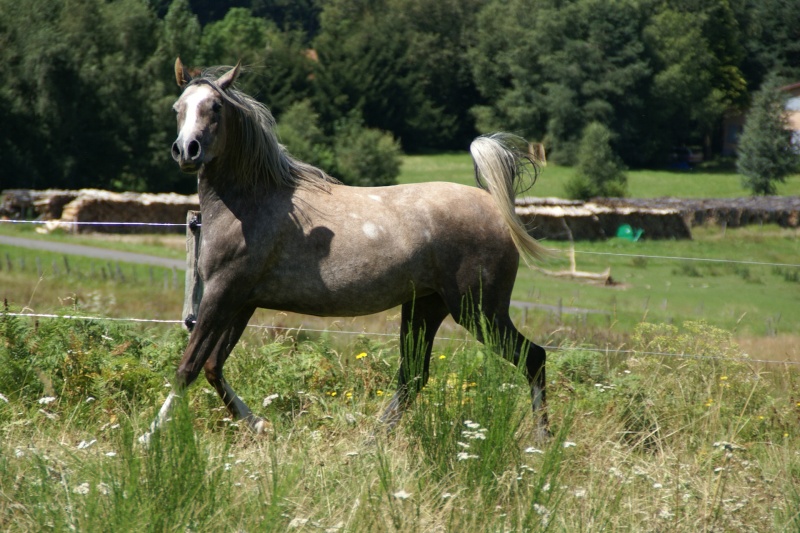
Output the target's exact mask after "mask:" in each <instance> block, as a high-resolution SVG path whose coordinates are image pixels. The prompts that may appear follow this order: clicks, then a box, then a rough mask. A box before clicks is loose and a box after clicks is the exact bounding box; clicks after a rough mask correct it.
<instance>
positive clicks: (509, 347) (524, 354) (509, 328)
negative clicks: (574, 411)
mask: <svg viewBox="0 0 800 533" xmlns="http://www.w3.org/2000/svg"><path fill="white" fill-rule="evenodd" d="M485 303H486V302H483V304H484V305H485ZM485 309H486V307H484V310H481V309H480V306H478V305H474V306H471V305H468V306H467V307H466V308H463V307H462V312H461V315H460V319H459V324H461V325H462V326H464V327H466V328H467V329H469V330H471V331H472V332H473V333H474V335H475V336H476V337H477V339H478V340H479V341H480V342H481V343H483V344H487V343H488V344H489V345H490V346H491V347H492V348H493V349H494V350H496V351H497V352H499V353H500V355H502V356H503V357H504V358H505V359H507V360H508V361H510V362H512V363H513V364H514V366H516V367H517V368H519V367H520V365H521V364H522V363H523V362H524V364H525V366H524V368H523V370H524V372H525V377H526V378H527V380H528V384H529V386H530V391H531V404H532V408H533V413H534V415H537V416H538V417H539V419H538V426H539V434H540V435H541V436H542V437H546V436H548V435H549V429H548V420H547V408H546V407H547V404H546V394H545V384H546V375H545V361H546V358H547V352H545V350H544V348H542V347H541V346H539V345H537V344H534V343H533V342H531V341H530V340H528V339H527V338H525V336H523V335H522V334H521V333H520V332H519V331H518V330H517V328H516V327H515V326H514V323H513V322H512V321H511V318H510V317H509V316H508V310H502V311H501V312H499V313H497V314H496V315H495V316H494V317H493V318H492V319H491V320H490V319H487V318H486V317H487V313H486V310H485ZM487 336H489V338H488V339H487V338H486V337H487Z"/></svg>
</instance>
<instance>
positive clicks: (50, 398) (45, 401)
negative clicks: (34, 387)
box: [39, 396, 56, 405]
mask: <svg viewBox="0 0 800 533" xmlns="http://www.w3.org/2000/svg"><path fill="white" fill-rule="evenodd" d="M54 401H56V398H55V396H45V397H43V398H39V404H40V405H47V404H49V403H53V402H54Z"/></svg>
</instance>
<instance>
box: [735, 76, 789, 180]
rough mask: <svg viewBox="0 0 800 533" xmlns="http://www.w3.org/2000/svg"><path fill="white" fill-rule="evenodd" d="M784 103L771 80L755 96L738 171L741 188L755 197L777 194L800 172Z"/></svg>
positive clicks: (742, 141) (775, 83)
mask: <svg viewBox="0 0 800 533" xmlns="http://www.w3.org/2000/svg"><path fill="white" fill-rule="evenodd" d="M785 102H786V97H785V96H784V95H783V94H782V93H781V92H780V90H779V89H778V83H777V82H776V80H771V81H770V82H768V83H766V84H765V85H764V86H763V87H762V88H761V90H760V91H758V92H757V93H756V95H755V97H754V99H753V106H752V108H751V110H750V113H749V114H748V115H747V121H746V122H745V125H744V131H743V132H742V136H741V139H740V140H739V159H738V161H737V170H738V171H739V173H740V174H741V175H742V186H744V187H746V188H747V189H749V190H750V191H751V192H752V193H753V194H775V192H776V183H778V182H780V183H783V182H785V181H786V177H787V176H789V175H790V174H793V173H795V172H797V171H798V170H800V153H798V150H799V149H800V148H798V147H797V146H795V145H793V144H792V132H791V130H789V129H788V127H787V126H788V118H787V116H786V111H785V107H784V106H785Z"/></svg>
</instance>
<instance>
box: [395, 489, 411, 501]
mask: <svg viewBox="0 0 800 533" xmlns="http://www.w3.org/2000/svg"><path fill="white" fill-rule="evenodd" d="M392 496H394V497H395V498H397V499H398V500H407V499H409V498H410V497H411V494H410V493H408V492H406V491H404V490H402V489H401V490H398V491H397V492H395V493H394V494H392Z"/></svg>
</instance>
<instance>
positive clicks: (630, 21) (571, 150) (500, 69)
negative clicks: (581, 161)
mask: <svg viewBox="0 0 800 533" xmlns="http://www.w3.org/2000/svg"><path fill="white" fill-rule="evenodd" d="M646 15H647V11H646V10H645V9H643V7H642V5H641V3H640V2H635V1H632V0H631V1H624V0H623V1H617V2H613V8H610V6H609V3H608V2H606V1H604V0H603V1H601V0H571V1H559V0H534V1H531V0H512V1H510V2H507V1H504V0H494V1H492V2H491V3H490V4H489V5H487V6H486V8H485V9H483V10H482V12H481V13H480V16H479V19H478V20H479V22H478V31H477V43H476V45H475V47H474V49H473V53H472V55H471V62H472V65H473V74H474V76H475V80H476V84H477V87H478V89H479V90H480V91H481V94H482V95H483V96H484V98H485V99H486V101H487V102H488V103H487V104H486V105H482V106H477V107H476V108H474V113H475V116H476V118H477V122H478V129H479V130H481V131H487V130H496V129H510V130H512V131H517V132H520V133H521V134H523V135H525V136H527V137H529V138H531V139H536V140H541V141H544V142H545V144H546V145H547V146H548V154H551V155H552V158H553V159H554V160H555V161H556V162H562V163H568V164H571V163H573V162H574V160H575V153H576V149H577V145H578V142H579V139H580V136H581V132H582V130H583V128H584V127H585V126H586V125H587V124H588V123H590V122H592V121H600V122H603V123H604V124H608V125H609V127H610V128H611V129H612V130H613V131H614V132H615V133H617V135H618V144H619V145H620V146H623V147H628V146H631V145H635V144H636V141H637V140H638V139H640V138H641V137H642V134H643V128H644V123H643V121H642V119H641V117H642V116H643V115H645V113H646V111H647V109H646V105H645V104H646V102H645V101H644V100H643V98H642V96H643V94H646V84H647V81H648V79H649V76H650V67H649V64H648V58H647V57H646V55H645V47H644V44H643V42H642V39H641V33H642V27H643V26H644V23H645V20H646Z"/></svg>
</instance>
